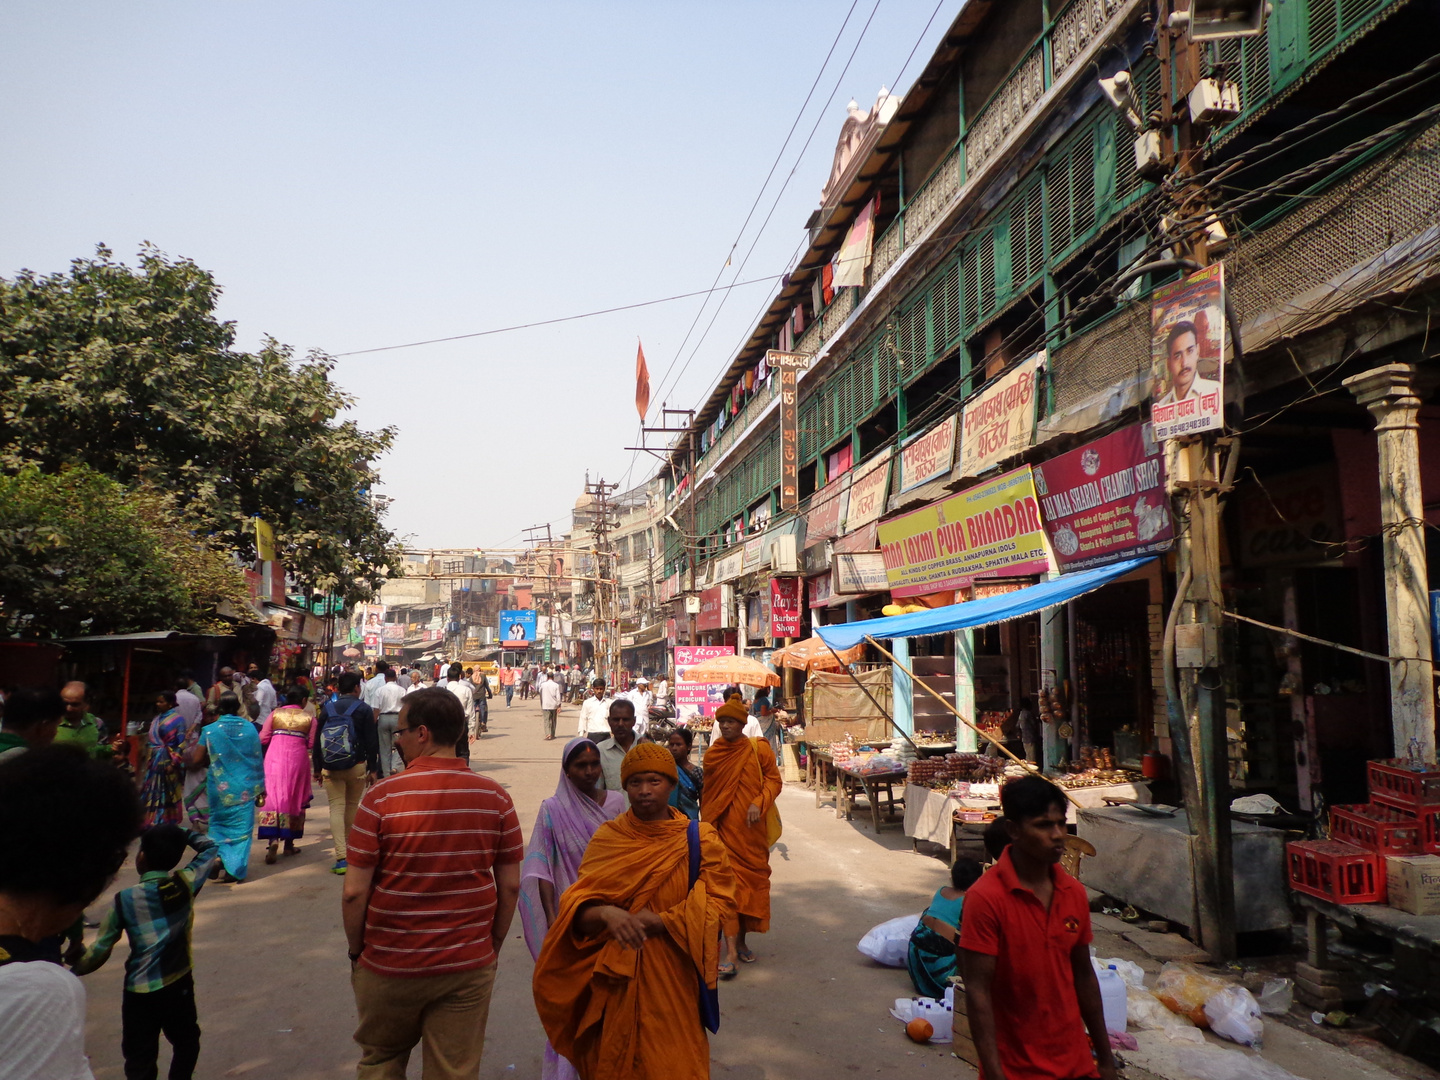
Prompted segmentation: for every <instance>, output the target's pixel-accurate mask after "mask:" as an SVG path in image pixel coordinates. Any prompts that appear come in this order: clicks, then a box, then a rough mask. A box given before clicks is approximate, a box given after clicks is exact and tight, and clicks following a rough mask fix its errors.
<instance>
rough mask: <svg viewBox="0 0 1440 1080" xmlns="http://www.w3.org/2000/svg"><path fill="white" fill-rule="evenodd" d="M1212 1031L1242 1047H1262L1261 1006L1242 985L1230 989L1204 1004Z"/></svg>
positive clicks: (1263, 1028) (1263, 1022)
mask: <svg viewBox="0 0 1440 1080" xmlns="http://www.w3.org/2000/svg"><path fill="white" fill-rule="evenodd" d="M1205 1016H1206V1018H1207V1019H1208V1020H1209V1021H1210V1030H1211V1031H1213V1032H1214V1033H1215V1034H1216V1035H1220V1036H1222V1037H1224V1038H1226V1039H1229V1040H1230V1041H1231V1042H1237V1043H1239V1044H1240V1045H1241V1046H1254V1047H1257V1048H1258V1047H1259V1046H1260V1041H1261V1040H1262V1039H1263V1038H1264V1037H1265V1021H1264V1020H1263V1019H1262V1018H1261V1016H1260V1005H1259V1003H1258V1002H1256V1000H1255V998H1254V996H1253V995H1252V994H1251V993H1250V991H1249V990H1246V989H1245V988H1244V987H1243V986H1228V987H1226V988H1225V989H1224V990H1221V991H1220V992H1219V993H1218V994H1214V995H1212V996H1211V997H1210V998H1209V1000H1207V1001H1206V1002H1205Z"/></svg>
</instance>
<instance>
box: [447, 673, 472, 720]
mask: <svg viewBox="0 0 1440 1080" xmlns="http://www.w3.org/2000/svg"><path fill="white" fill-rule="evenodd" d="M445 689H446V690H449V691H450V692H451V693H452V694H454V695H455V696H456V697H457V698H459V699H460V704H461V705H463V706H464V707H465V719H466V720H467V721H469V720H473V719H475V695H474V694H472V693H471V692H470V684H469V683H468V682H466V681H465V680H464V679H456V680H455V681H454V682H451V683H446V684H445Z"/></svg>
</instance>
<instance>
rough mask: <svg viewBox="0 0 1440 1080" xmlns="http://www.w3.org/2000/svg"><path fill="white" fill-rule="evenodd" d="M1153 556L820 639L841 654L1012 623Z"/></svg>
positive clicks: (829, 632)
mask: <svg viewBox="0 0 1440 1080" xmlns="http://www.w3.org/2000/svg"><path fill="white" fill-rule="evenodd" d="M1154 558H1155V556H1153V555H1147V556H1146V557H1145V558H1143V559H1126V560H1124V561H1123V562H1117V563H1111V564H1110V565H1108V566H1097V567H1095V568H1094V569H1091V570H1081V571H1079V572H1078V573H1074V574H1062V575H1061V576H1060V577H1058V578H1056V579H1055V580H1054V581H1045V582H1041V583H1040V584H1039V585H1031V586H1029V587H1028V588H1024V589H1016V590H1015V591H1014V592H1011V593H1005V594H1003V595H1001V596H990V597H986V598H985V599H984V600H971V601H969V602H967V603H964V604H949V605H947V606H946V607H941V608H931V609H930V610H928V611H915V612H912V613H910V614H909V615H891V616H889V617H888V618H884V619H866V620H864V621H861V622H856V623H839V624H837V625H835V626H820V627H816V631H815V632H816V633H817V634H819V635H820V638H821V640H823V641H824V642H825V643H826V644H828V645H829V646H830V647H831V648H833V649H835V650H837V651H838V650H840V649H848V648H851V647H852V646H855V645H858V644H859V643H860V642H862V641H864V640H865V639H866V638H867V637H873V638H908V637H923V636H925V635H926V634H944V633H947V632H948V631H951V630H968V629H969V628H971V627H974V626H989V625H990V624H991V623H998V622H1008V621H1009V620H1011V619H1019V618H1023V617H1024V616H1026V615H1033V614H1034V613H1035V612H1037V611H1043V610H1044V609H1045V608H1048V607H1054V606H1055V605H1056V604H1063V603H1065V602H1066V601H1069V600H1074V599H1075V598H1076V597H1077V596H1084V595H1085V594H1086V593H1088V592H1093V591H1094V590H1096V589H1098V588H1100V586H1102V585H1108V584H1109V583H1110V582H1112V581H1114V580H1115V579H1116V578H1122V577H1124V576H1125V575H1126V574H1128V573H1130V572H1131V571H1133V570H1137V569H1139V568H1140V567H1142V566H1144V565H1145V564H1146V563H1148V562H1150V561H1151V560H1152V559H1154Z"/></svg>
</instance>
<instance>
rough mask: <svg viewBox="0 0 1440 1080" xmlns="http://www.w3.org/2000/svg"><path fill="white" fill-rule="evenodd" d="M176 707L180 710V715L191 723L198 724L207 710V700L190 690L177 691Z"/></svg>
mask: <svg viewBox="0 0 1440 1080" xmlns="http://www.w3.org/2000/svg"><path fill="white" fill-rule="evenodd" d="M175 707H176V708H177V709H179V710H180V715H181V716H183V717H185V719H186V721H188V722H189V723H191V724H198V723H199V722H200V717H201V715H202V714H204V712H205V702H203V701H201V700H200V699H199V698H198V697H196V696H195V695H194V694H192V693H191V692H190V691H189V690H176V691H175Z"/></svg>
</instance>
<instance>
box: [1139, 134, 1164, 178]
mask: <svg viewBox="0 0 1440 1080" xmlns="http://www.w3.org/2000/svg"><path fill="white" fill-rule="evenodd" d="M1135 171H1136V172H1137V173H1139V174H1140V176H1142V177H1143V178H1144V179H1146V180H1159V179H1160V178H1161V177H1162V176H1164V175H1165V163H1164V162H1162V161H1161V160H1160V132H1158V131H1142V132H1141V133H1140V134H1139V135H1137V136H1135Z"/></svg>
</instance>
